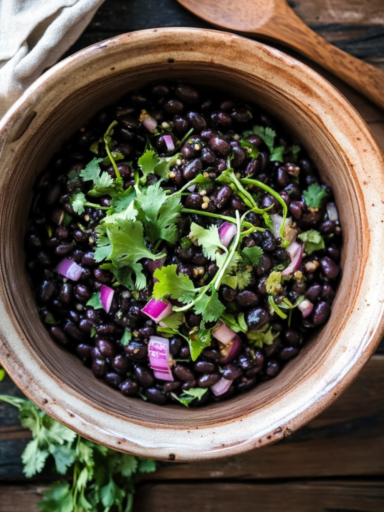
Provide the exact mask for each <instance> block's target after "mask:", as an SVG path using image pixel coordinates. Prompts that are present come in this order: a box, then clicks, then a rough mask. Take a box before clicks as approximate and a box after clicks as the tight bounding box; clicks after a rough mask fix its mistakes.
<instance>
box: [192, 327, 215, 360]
mask: <svg viewBox="0 0 384 512" xmlns="http://www.w3.org/2000/svg"><path fill="white" fill-rule="evenodd" d="M211 332H212V330H211V329H203V330H200V331H197V332H196V333H194V334H192V335H191V336H190V337H189V338H188V344H189V349H190V351H191V358H192V361H196V359H197V358H198V357H199V355H200V354H201V353H202V351H203V350H204V349H205V348H206V347H209V346H210V344H211V342H212V334H211Z"/></svg>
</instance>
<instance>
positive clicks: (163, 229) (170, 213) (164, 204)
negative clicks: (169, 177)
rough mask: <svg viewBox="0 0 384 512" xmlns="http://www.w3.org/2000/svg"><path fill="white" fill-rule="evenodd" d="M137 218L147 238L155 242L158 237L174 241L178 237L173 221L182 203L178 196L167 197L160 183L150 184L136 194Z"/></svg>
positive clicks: (176, 217)
mask: <svg viewBox="0 0 384 512" xmlns="http://www.w3.org/2000/svg"><path fill="white" fill-rule="evenodd" d="M136 205H137V208H138V211H139V215H138V219H139V220H141V221H142V222H143V224H144V226H145V234H146V237H147V238H148V240H150V241H151V242H156V241H157V240H158V239H159V238H161V239H162V240H167V241H168V242H170V243H175V242H176V240H177V237H178V232H177V227H176V225H175V223H176V222H177V221H178V220H179V217H180V212H181V210H182V208H183V205H182V204H181V203H180V196H177V195H175V196H171V197H167V194H166V193H165V192H164V190H163V189H162V188H161V187H160V183H159V182H158V183H156V184H155V185H151V186H149V187H148V188H146V190H145V191H144V192H143V193H142V194H140V195H139V196H137V198H136Z"/></svg>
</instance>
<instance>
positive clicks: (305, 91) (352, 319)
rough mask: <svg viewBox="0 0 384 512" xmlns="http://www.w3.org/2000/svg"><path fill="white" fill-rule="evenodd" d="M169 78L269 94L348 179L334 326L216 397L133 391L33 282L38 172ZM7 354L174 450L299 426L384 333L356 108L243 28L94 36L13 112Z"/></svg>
mask: <svg viewBox="0 0 384 512" xmlns="http://www.w3.org/2000/svg"><path fill="white" fill-rule="evenodd" d="M161 79H169V80H183V81H187V82H191V83H196V84H200V85H203V86H204V85H206V86H209V87H211V88H219V89H222V90H224V91H227V92H228V93H230V94H232V95H235V96H238V97H241V98H243V99H244V100H247V101H249V102H252V103H255V104H259V105H260V106H262V107H263V108H265V109H266V110H267V111H269V112H270V113H272V114H273V115H275V116H276V117H277V118H278V119H279V120H280V121H281V122H282V123H284V124H285V125H286V126H288V127H289V128H290V129H291V131H292V132H293V133H294V134H296V135H297V137H298V138H299V140H300V141H301V143H302V145H303V146H304V147H305V148H306V149H307V151H308V152H309V154H310V155H311V158H313V159H314V161H315V162H316V164H317V166H318V168H319V170H320V173H321V175H322V178H323V179H324V181H325V182H326V183H328V184H329V185H331V187H332V188H333V190H334V193H335V197H336V203H337V204H338V207H339V213H340V219H341V224H342V227H343V232H344V243H343V251H342V262H341V266H342V271H343V277H342V281H341V284H340V286H339V289H338V292H337V295H336V298H335V302H334V305H333V309H332V314H331V318H330V320H329V321H328V323H327V324H326V325H325V326H324V328H323V329H322V330H321V331H320V332H319V333H318V334H317V335H316V336H315V337H314V338H313V339H312V340H311V341H310V343H308V344H307V345H306V346H305V347H304V348H303V350H302V351H301V353H300V356H299V357H298V358H297V359H295V360H293V361H291V362H290V363H289V364H288V365H287V366H286V367H285V368H284V370H283V371H282V372H281V374H280V375H279V376H278V377H277V378H275V379H273V380H271V381H267V382H264V383H262V384H260V385H259V386H257V387H256V388H255V389H254V390H252V391H251V392H249V393H247V394H244V395H241V396H238V397H236V398H233V399H231V400H228V401H225V402H222V403H217V404H214V405H210V406H208V407H202V408H200V409H199V408H195V409H193V408H191V409H183V408H181V407H179V406H173V405H169V406H165V407H160V406H157V405H154V404H149V403H146V402H143V401H141V400H137V399H128V398H126V397H124V396H123V395H121V394H120V393H119V392H117V391H115V390H113V389H111V388H109V387H107V386H106V385H105V384H104V383H103V382H101V381H98V380H97V379H95V378H94V376H93V375H92V373H91V371H90V370H89V369H86V368H85V367H84V366H83V365H82V364H81V362H80V361H79V360H77V359H76V358H75V356H74V355H72V354H70V353H69V352H66V351H65V350H64V349H62V348H61V347H59V346H58V345H56V344H55V343H53V342H52V341H51V340H50V338H49V335H48V333H47V331H46V330H45V328H44V326H43V324H42V323H41V322H40V319H39V317H38V313H37V310H36V306H35V300H34V297H33V293H32V291H31V289H30V286H29V284H28V280H27V275H26V271H25V268H24V265H25V253H24V248H23V237H24V233H25V226H26V221H27V217H28V212H29V209H30V206H31V198H32V186H33V183H34V181H35V179H36V177H37V175H38V173H39V172H40V171H41V170H42V169H44V167H45V166H46V165H47V164H48V162H49V159H50V157H51V156H52V154H53V153H54V152H55V151H57V150H58V149H59V147H60V145H61V144H62V142H63V141H64V140H66V139H67V138H68V137H69V136H70V135H71V134H72V133H73V132H74V131H75V130H76V129H77V128H79V127H80V126H82V125H83V124H84V122H85V121H86V120H88V119H89V118H90V117H91V116H92V115H93V114H94V113H95V112H96V111H98V110H99V109H101V108H103V107H104V106H106V105H108V104H110V103H113V102H115V101H116V100H117V99H118V98H119V97H121V96H123V95H124V94H127V93H128V92H129V91H132V90H135V89H138V88H140V87H141V86H143V85H145V84H148V83H149V82H152V81H155V80H161ZM0 152H1V160H0V161H1V173H0V194H1V201H0V236H1V247H0V251H1V255H0V320H1V321H0V337H1V340H0V358H1V362H2V364H3V366H4V367H5V369H6V370H7V372H8V373H9V374H10V376H11V377H12V379H13V380H14V381H15V382H16V384H17V385H18V386H19V387H20V388H21V389H22V390H23V391H24V392H25V393H26V394H27V396H29V397H30V398H31V399H32V400H33V401H34V402H35V403H37V404H38V405H39V406H40V407H41V408H42V409H43V410H44V411H46V412H47V413H48V414H50V415H52V416H53V417H55V418H56V419H58V420H59V421H61V422H62V423H64V424H66V425H67V426H69V427H70V428H72V429H74V430H75V431H77V432H78V433H80V434H81V435H83V436H84V437H86V438H89V439H92V440H93V441H95V442H98V443H101V444H104V445H107V446H109V447H111V448H114V449H117V450H121V451H125V452H129V453H133V454H136V455H140V456H148V457H154V458H157V459H168V460H196V459H209V458H215V457H222V456H227V455H232V454H235V453H240V452H242V451H245V450H249V449H251V448H255V447H259V446H263V445H265V444H268V443H271V442H274V441H276V440H278V439H281V438H283V437H285V436H287V435H289V434H290V433H291V432H292V431H294V430H296V429H297V428H299V427H300V426H302V425H303V424H304V423H306V422H307V421H309V420H310V419H311V418H313V417H314V416H315V415H316V414H318V413H319V412H321V411H322V410H323V409H324V408H325V407H326V406H327V405H329V404H330V403H331V402H332V401H333V400H334V399H335V398H336V397H337V396H338V395H339V394H340V393H341V392H342V391H343V390H344V389H345V388H346V387H347V386H348V385H349V384H350V383H351V381H352V380H353V378H354V377H355V376H356V375H357V373H358V372H359V370H360V369H361V368H362V366H363V365H364V364H365V363H366V362H367V360H368V358H369V357H370V355H371V354H372V353H373V352H374V350H375V348H376V346H377V344H378V342H379V340H380V338H381V336H382V334H383V325H384V322H383V315H382V313H383V299H384V286H383V278H384V273H383V272H382V260H383V256H382V255H383V254H384V229H383V222H384V173H383V170H384V163H383V159H382V156H381V153H380V150H379V149H378V147H377V145H376V143H375V142H374V140H373V138H372V136H371V134H370V132H369V130H368V128H367V127H366V125H365V123H364V122H363V120H362V119H361V118H360V116H359V115H358V114H357V113H356V111H355V110H354V109H353V107H352V106H351V105H350V104H349V103H348V102H347V100H346V99H345V98H344V97H343V96H342V95H341V94H340V93H339V92H337V90H336V89H335V88H334V87H333V86H332V85H330V84H329V83H328V82H327V81H326V80H324V79H323V78H322V77H320V76H319V75H318V74H317V73H315V72H314V71H312V70H311V69H310V68H308V67H307V66H305V65H303V64H301V63H300V62H298V61H296V60H294V59H292V58H291V57H289V56H287V55H285V54H283V53H281V52H280V51H277V50H275V49H273V48H271V47H268V46H265V45H262V44H259V43H256V42H253V41H249V40H247V39H245V38H241V37H238V36H235V35H233V34H229V33H222V32H218V31H213V30H212V31H211V30H200V29H183V28H182V29H168V28H166V29H154V30H146V31H140V32H135V33H131V34H125V35H122V36H119V37H116V38H113V39H110V40H107V41H104V42H102V43H99V44H96V45H93V46H91V47H89V48H86V49H85V50H83V51H81V52H79V53H77V54H75V55H73V56H72V57H69V58H68V59H66V60H64V61H62V62H61V63H59V64H58V65H56V66H55V67H54V68H52V69H51V70H49V71H48V72H46V73H45V74H44V76H43V77H42V78H40V79H39V80H38V81H37V82H35V84H33V85H32V86H31V87H30V88H29V89H28V91H27V92H26V93H24V95H23V96H22V97H21V98H20V100H18V101H17V103H16V104H15V105H14V106H13V108H12V109H11V110H10V111H9V112H8V114H7V115H6V116H5V118H3V120H2V122H1V124H0Z"/></svg>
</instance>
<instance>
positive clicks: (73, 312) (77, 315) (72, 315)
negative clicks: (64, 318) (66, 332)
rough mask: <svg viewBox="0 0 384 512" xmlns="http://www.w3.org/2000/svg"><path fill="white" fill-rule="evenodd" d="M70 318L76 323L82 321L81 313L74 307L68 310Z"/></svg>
mask: <svg viewBox="0 0 384 512" xmlns="http://www.w3.org/2000/svg"><path fill="white" fill-rule="evenodd" d="M68 318H69V319H70V320H71V322H72V323H74V324H78V323H80V313H79V312H78V311H76V310H74V309H71V310H70V311H68Z"/></svg>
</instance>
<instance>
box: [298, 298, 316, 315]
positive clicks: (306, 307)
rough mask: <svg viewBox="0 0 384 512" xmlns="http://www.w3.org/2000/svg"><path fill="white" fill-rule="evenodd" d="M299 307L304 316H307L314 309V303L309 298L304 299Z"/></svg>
mask: <svg viewBox="0 0 384 512" xmlns="http://www.w3.org/2000/svg"><path fill="white" fill-rule="evenodd" d="M297 307H298V308H299V309H300V311H301V313H302V315H303V318H307V316H309V315H310V314H311V313H312V310H313V304H312V302H311V301H309V300H308V299H304V300H303V302H301V303H300V304H299V305H298V306H297Z"/></svg>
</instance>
